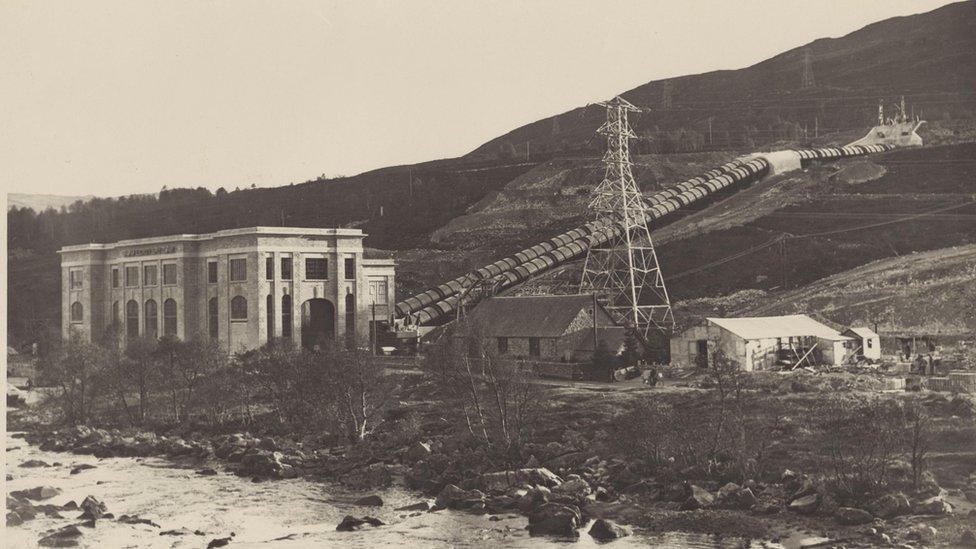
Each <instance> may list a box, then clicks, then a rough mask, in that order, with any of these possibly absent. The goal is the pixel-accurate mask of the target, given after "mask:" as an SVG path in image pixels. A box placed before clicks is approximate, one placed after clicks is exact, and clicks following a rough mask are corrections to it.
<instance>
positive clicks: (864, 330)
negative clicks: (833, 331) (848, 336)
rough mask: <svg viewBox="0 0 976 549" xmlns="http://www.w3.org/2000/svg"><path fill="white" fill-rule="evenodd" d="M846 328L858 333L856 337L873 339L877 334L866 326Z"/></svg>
mask: <svg viewBox="0 0 976 549" xmlns="http://www.w3.org/2000/svg"><path fill="white" fill-rule="evenodd" d="M848 330H849V331H851V332H854V333H855V334H857V335H858V337H860V338H862V339H873V338H876V337H878V334H877V333H876V332H875V331H874V330H872V329H871V328H868V327H867V326H859V327H857V328H853V327H852V328H848Z"/></svg>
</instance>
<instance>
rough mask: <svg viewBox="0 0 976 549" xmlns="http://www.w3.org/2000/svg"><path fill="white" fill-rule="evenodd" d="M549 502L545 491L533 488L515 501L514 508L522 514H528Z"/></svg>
mask: <svg viewBox="0 0 976 549" xmlns="http://www.w3.org/2000/svg"><path fill="white" fill-rule="evenodd" d="M548 502H549V493H548V492H547V491H545V490H540V489H538V488H533V489H532V490H528V491H527V492H526V493H524V494H522V495H521V496H519V497H518V499H517V500H516V501H515V507H516V508H517V509H518V510H519V511H521V512H522V513H529V512H530V511H532V510H533V509H535V508H536V507H539V506H541V505H544V504H546V503H548Z"/></svg>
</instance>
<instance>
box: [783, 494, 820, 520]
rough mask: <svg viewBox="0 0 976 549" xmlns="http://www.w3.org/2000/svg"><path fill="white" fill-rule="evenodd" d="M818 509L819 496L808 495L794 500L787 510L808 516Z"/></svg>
mask: <svg viewBox="0 0 976 549" xmlns="http://www.w3.org/2000/svg"><path fill="white" fill-rule="evenodd" d="M819 507H820V494H810V495H808V496H803V497H800V498H796V499H794V500H793V501H791V502H790V505H789V510H790V511H793V512H796V513H800V514H801V515H809V514H812V513H814V512H816V510H817V508H819Z"/></svg>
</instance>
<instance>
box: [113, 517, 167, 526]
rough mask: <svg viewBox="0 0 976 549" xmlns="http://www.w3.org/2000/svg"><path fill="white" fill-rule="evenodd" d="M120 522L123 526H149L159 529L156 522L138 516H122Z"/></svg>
mask: <svg viewBox="0 0 976 549" xmlns="http://www.w3.org/2000/svg"><path fill="white" fill-rule="evenodd" d="M118 521H119V522H121V523H122V524H145V525H147V526H152V527H153V528H159V525H158V524H156V523H155V522H153V521H151V520H149V519H144V518H142V517H139V516H137V515H122V516H121V517H119V518H118Z"/></svg>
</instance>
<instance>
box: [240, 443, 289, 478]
mask: <svg viewBox="0 0 976 549" xmlns="http://www.w3.org/2000/svg"><path fill="white" fill-rule="evenodd" d="M281 458H282V454H281V452H268V451H266V450H257V449H252V450H248V451H247V452H245V453H244V455H243V457H241V470H242V471H243V472H244V473H246V474H248V475H264V476H269V477H277V476H278V474H279V473H280V472H281V466H282V463H281Z"/></svg>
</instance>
